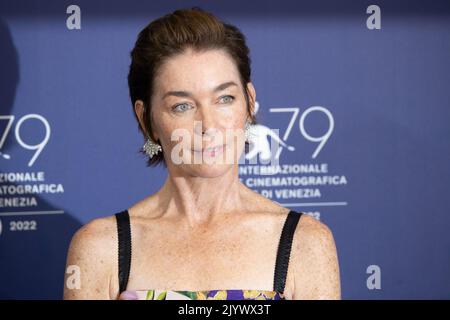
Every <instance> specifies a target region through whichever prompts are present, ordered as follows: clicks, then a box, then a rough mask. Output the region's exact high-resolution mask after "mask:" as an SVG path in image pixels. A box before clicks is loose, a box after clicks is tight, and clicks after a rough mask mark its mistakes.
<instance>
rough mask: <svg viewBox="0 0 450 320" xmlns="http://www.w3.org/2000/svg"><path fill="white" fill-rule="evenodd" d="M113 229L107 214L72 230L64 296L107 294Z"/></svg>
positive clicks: (113, 257)
mask: <svg viewBox="0 0 450 320" xmlns="http://www.w3.org/2000/svg"><path fill="white" fill-rule="evenodd" d="M116 230H117V226H116V221H115V217H114V216H113V215H111V216H108V217H103V218H97V219H93V220H92V221H90V222H89V223H86V224H85V225H83V226H82V227H81V228H80V229H78V230H77V231H76V232H75V234H74V235H73V237H72V240H71V242H70V246H69V251H68V254H67V265H66V279H65V285H64V298H65V299H109V298H110V289H111V288H110V282H111V277H112V275H113V274H114V271H115V268H116V266H115V263H114V262H115V261H116V260H117V252H116V251H117V231H116ZM69 270H70V271H71V272H69Z"/></svg>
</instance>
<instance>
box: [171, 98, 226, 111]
mask: <svg viewBox="0 0 450 320" xmlns="http://www.w3.org/2000/svg"><path fill="white" fill-rule="evenodd" d="M226 97H230V98H231V99H232V100H231V101H230V102H229V103H232V102H233V101H234V99H235V97H234V96H232V95H226V96H222V97H220V99H222V98H226ZM186 104H187V103H180V104H177V105H175V106H173V107H172V110H173V111H174V112H184V111H177V110H176V108H178V107H179V106H182V105H186Z"/></svg>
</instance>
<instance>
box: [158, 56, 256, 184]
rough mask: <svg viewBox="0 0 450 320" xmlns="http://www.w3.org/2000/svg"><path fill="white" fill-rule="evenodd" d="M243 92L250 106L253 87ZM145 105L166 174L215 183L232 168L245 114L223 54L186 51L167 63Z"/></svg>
mask: <svg viewBox="0 0 450 320" xmlns="http://www.w3.org/2000/svg"><path fill="white" fill-rule="evenodd" d="M247 86H248V89H249V94H250V97H249V98H250V101H255V98H256V96H255V90H254V88H253V85H252V84H251V83H249V84H248V85H247ZM151 104H152V117H153V123H152V124H153V135H154V137H155V139H159V140H160V141H161V145H162V148H163V150H164V153H165V160H166V163H167V167H168V169H169V171H171V173H172V174H177V175H180V174H187V175H191V176H200V177H216V176H220V175H222V174H224V173H225V172H226V171H227V170H229V169H230V168H231V167H232V166H233V165H235V166H237V163H238V159H239V157H240V156H241V154H242V151H243V148H244V135H243V129H244V125H245V121H246V120H247V119H248V111H247V105H246V100H245V96H244V88H243V87H242V84H241V82H240V77H239V72H238V70H237V67H236V65H235V63H234V62H233V60H232V59H231V57H230V56H229V55H228V54H227V53H226V52H225V51H224V50H208V51H205V52H196V51H193V50H190V49H189V50H187V51H185V52H184V53H182V54H180V55H177V56H174V57H172V58H170V59H169V60H167V61H166V62H165V63H164V64H163V65H162V66H161V67H160V69H159V70H158V75H157V77H156V78H155V80H154V88H153V96H152V99H151ZM202 133H203V134H202ZM211 147H219V148H218V149H215V150H212V149H210V148H211Z"/></svg>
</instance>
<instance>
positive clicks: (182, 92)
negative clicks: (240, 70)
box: [163, 81, 238, 99]
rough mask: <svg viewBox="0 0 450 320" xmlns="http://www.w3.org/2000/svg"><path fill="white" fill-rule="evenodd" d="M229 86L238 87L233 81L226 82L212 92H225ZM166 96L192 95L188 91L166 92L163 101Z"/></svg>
mask: <svg viewBox="0 0 450 320" xmlns="http://www.w3.org/2000/svg"><path fill="white" fill-rule="evenodd" d="M230 86H238V85H237V84H236V82H234V81H228V82H224V83H222V84H219V85H218V86H217V87H215V88H214V89H213V90H212V92H219V91H222V90H225V89H226V88H228V87H230ZM168 96H175V97H182V98H183V97H192V96H193V94H192V93H191V92H189V91H168V92H166V93H165V94H164V96H163V99H165V98H166V97H168Z"/></svg>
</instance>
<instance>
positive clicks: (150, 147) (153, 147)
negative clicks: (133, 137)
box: [142, 136, 162, 159]
mask: <svg viewBox="0 0 450 320" xmlns="http://www.w3.org/2000/svg"><path fill="white" fill-rule="evenodd" d="M142 149H143V150H144V151H145V153H146V154H147V155H148V156H149V157H150V159H151V158H153V156H155V155H156V154H158V152H160V151H162V147H161V146H160V145H159V144H157V143H155V142H154V141H153V140H152V138H150V136H148V137H147V141H145V144H144V146H143V147H142Z"/></svg>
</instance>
